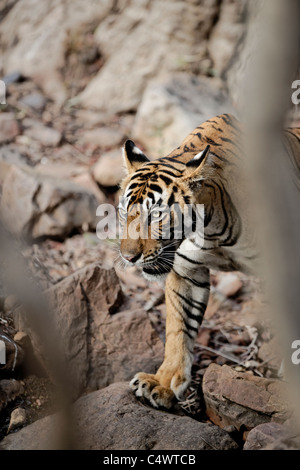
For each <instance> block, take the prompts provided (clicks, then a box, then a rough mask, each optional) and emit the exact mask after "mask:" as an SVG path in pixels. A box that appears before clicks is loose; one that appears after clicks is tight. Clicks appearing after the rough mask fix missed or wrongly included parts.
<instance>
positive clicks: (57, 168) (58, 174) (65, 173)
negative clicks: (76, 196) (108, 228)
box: [34, 162, 107, 204]
mask: <svg viewBox="0 0 300 470" xmlns="http://www.w3.org/2000/svg"><path fill="white" fill-rule="evenodd" d="M34 170H35V171H36V172H38V173H40V174H42V175H47V176H52V177H55V178H59V179H61V178H64V179H68V180H71V181H73V182H74V183H75V184H76V185H78V186H81V187H82V188H84V189H86V190H88V191H89V192H91V193H93V194H94V196H95V197H96V199H97V201H98V204H103V203H105V202H107V199H106V196H105V195H104V193H103V192H102V191H101V190H100V189H99V187H98V185H97V183H96V181H95V180H94V179H93V177H92V175H91V174H90V171H89V168H88V166H87V165H74V164H71V163H69V164H68V163H51V162H47V163H45V164H42V163H40V164H38V165H36V166H35V167H34Z"/></svg>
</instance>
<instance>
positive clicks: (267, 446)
mask: <svg viewBox="0 0 300 470" xmlns="http://www.w3.org/2000/svg"><path fill="white" fill-rule="evenodd" d="M293 434H295V433H292V432H291V430H290V429H289V428H288V427H287V426H285V425H283V424H279V423H265V424H260V425H259V426H256V427H255V428H254V429H252V430H251V431H250V432H249V434H248V436H247V439H246V442H245V445H244V450H271V449H272V450H280V449H289V450H291V449H292V448H293V449H298V450H299V443H298V447H297V444H296V442H293V439H291V436H293ZM296 434H297V433H296Z"/></svg>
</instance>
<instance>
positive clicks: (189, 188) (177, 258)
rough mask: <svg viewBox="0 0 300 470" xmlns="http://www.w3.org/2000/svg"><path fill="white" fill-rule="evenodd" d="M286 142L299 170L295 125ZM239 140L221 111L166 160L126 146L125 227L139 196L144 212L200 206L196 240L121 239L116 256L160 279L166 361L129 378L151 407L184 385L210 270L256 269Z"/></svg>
mask: <svg viewBox="0 0 300 470" xmlns="http://www.w3.org/2000/svg"><path fill="white" fill-rule="evenodd" d="M286 141H287V145H288V147H289V148H290V150H291V152H290V153H291V154H292V155H293V156H292V159H294V160H293V162H294V165H295V168H296V169H298V171H299V164H300V130H299V129H287V130H286ZM240 142H241V129H240V124H239V122H238V121H237V120H236V119H235V118H234V117H233V116H231V115H228V114H224V115H221V116H217V117H215V118H213V119H210V120H208V121H206V122H204V123H203V124H202V125H200V126H199V127H197V128H196V129H195V130H194V131H193V132H192V133H191V134H190V135H189V136H188V137H187V138H186V139H185V140H184V141H183V143H182V145H181V146H180V147H178V148H177V149H175V150H174V151H173V152H171V153H170V154H169V155H168V156H167V157H164V158H160V159H157V160H154V161H150V160H148V158H147V157H146V156H145V155H144V154H143V152H142V151H141V150H140V149H138V148H137V147H136V146H135V144H134V143H133V142H132V141H127V142H126V143H125V146H124V159H125V164H126V167H127V170H128V176H127V177H126V178H125V179H124V181H123V183H122V189H123V196H124V198H123V202H122V203H121V206H120V208H119V209H120V216H121V218H122V217H123V219H124V221H125V222H124V223H125V226H126V224H129V223H130V222H131V221H132V220H134V218H135V217H136V214H135V213H133V212H132V213H131V208H132V207H133V206H134V205H135V204H137V203H139V204H142V203H143V202H145V201H147V204H148V208H149V210H150V211H151V210H152V206H156V205H159V204H161V203H163V204H166V205H168V206H171V205H172V204H174V203H176V204H178V206H179V207H180V208H181V210H182V211H183V209H184V205H185V204H203V205H204V208H205V217H204V243H203V244H202V245H201V246H200V245H199V246H197V241H196V240H195V238H193V237H187V238H185V237H183V238H182V239H181V240H174V239H172V237H170V239H169V240H162V239H160V238H159V237H158V238H155V239H152V238H150V237H149V238H144V239H143V238H138V239H131V238H130V237H127V238H123V239H122V240H121V246H120V254H121V256H122V258H123V260H125V262H126V263H127V264H128V265H131V266H132V265H136V266H140V267H141V269H142V271H143V273H144V275H145V277H147V278H148V279H154V280H155V279H158V278H161V277H165V278H166V284H165V297H166V308H167V318H166V345H165V356H164V361H163V363H162V365H161V367H160V368H159V370H158V371H157V373H156V374H147V373H144V372H139V373H137V374H136V375H135V377H134V378H133V379H132V381H131V382H130V387H131V388H132V390H134V392H135V394H136V395H137V396H144V397H146V398H147V399H148V400H149V401H150V402H151V404H152V405H153V406H155V407H165V408H170V407H171V406H172V404H173V402H174V400H175V399H176V398H177V399H180V398H182V396H183V394H184V392H185V391H186V389H187V387H188V385H189V382H190V378H191V365H192V355H193V344H194V339H195V337H196V335H197V331H198V328H199V325H200V324H201V322H202V319H203V316H204V313H205V309H206V306H207V302H208V297H209V291H210V278H209V270H210V269H217V270H222V271H233V270H241V271H244V272H247V273H251V272H255V263H256V261H257V259H258V258H259V257H258V253H257V251H256V244H255V228H254V227H253V224H252V223H251V218H250V217H248V216H247V213H246V212H245V211H242V212H240V211H239V207H240V206H241V202H242V201H243V199H244V198H245V186H244V184H243V182H242V181H241V175H240V169H239V162H241V160H242V148H241V145H240ZM124 201H125V202H124ZM154 215H155V214H154Z"/></svg>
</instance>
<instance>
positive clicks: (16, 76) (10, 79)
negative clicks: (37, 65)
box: [2, 72, 25, 86]
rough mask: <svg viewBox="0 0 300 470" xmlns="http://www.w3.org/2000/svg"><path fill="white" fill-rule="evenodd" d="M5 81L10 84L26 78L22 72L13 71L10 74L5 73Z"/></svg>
mask: <svg viewBox="0 0 300 470" xmlns="http://www.w3.org/2000/svg"><path fill="white" fill-rule="evenodd" d="M2 80H3V81H4V83H5V85H6V86H7V85H10V84H11V83H20V82H23V81H24V80H25V78H24V77H23V75H22V74H21V73H20V72H12V73H10V74H9V75H5V77H3V78H2Z"/></svg>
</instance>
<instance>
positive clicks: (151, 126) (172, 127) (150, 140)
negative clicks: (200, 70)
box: [132, 74, 232, 158]
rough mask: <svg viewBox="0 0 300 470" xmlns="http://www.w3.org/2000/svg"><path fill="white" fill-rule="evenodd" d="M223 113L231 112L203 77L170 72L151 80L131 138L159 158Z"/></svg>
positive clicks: (150, 154) (227, 103)
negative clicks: (202, 125) (158, 78)
mask: <svg viewBox="0 0 300 470" xmlns="http://www.w3.org/2000/svg"><path fill="white" fill-rule="evenodd" d="M224 112H232V108H231V106H230V104H229V102H228V101H227V99H226V98H225V95H224V94H223V93H222V92H221V91H220V90H219V89H217V88H215V87H213V86H212V85H211V84H210V83H209V82H208V81H207V80H206V79H204V78H201V79H200V78H197V77H194V76H192V75H187V74H172V75H169V76H168V77H166V78H164V79H161V80H155V81H152V82H150V84H149V85H148V86H147V88H146V90H145V92H144V94H143V99H142V101H141V104H140V106H139V108H138V111H137V114H136V118H135V121H134V125H133V129H132V138H133V140H134V139H137V141H139V142H141V143H142V144H143V145H144V146H145V147H146V148H147V149H148V151H149V155H148V156H149V158H151V157H155V158H157V157H162V156H165V155H167V154H168V153H169V152H171V151H172V150H174V148H176V147H178V146H179V145H180V144H181V143H182V141H183V140H184V139H185V138H186V136H187V135H188V134H189V133H190V132H192V130H193V129H195V127H197V126H199V125H200V124H202V123H203V122H204V121H206V120H207V119H210V118H212V117H214V116H216V115H218V114H221V113H224Z"/></svg>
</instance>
